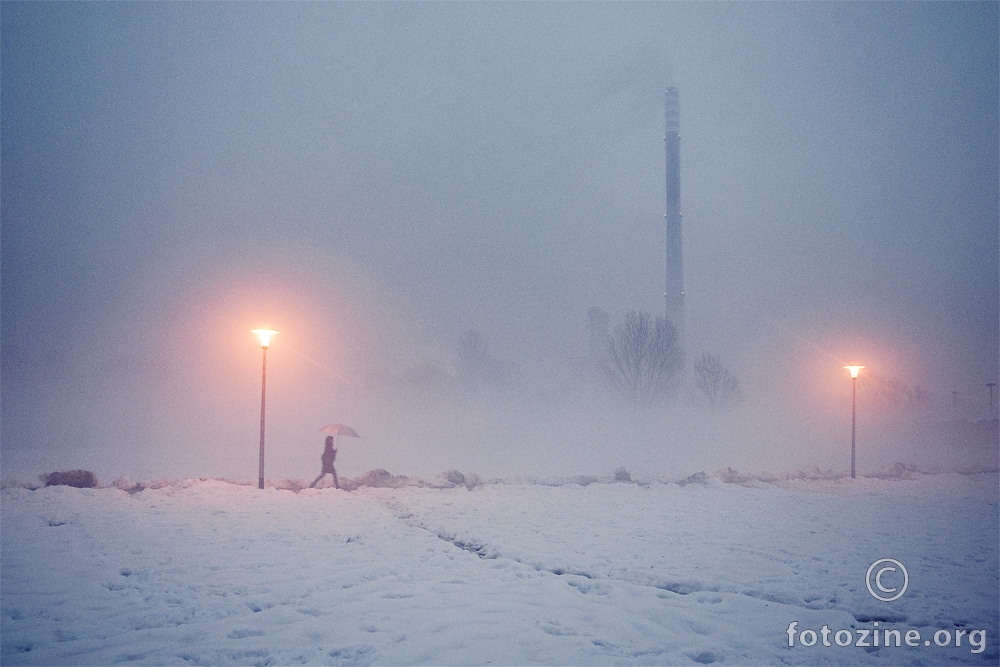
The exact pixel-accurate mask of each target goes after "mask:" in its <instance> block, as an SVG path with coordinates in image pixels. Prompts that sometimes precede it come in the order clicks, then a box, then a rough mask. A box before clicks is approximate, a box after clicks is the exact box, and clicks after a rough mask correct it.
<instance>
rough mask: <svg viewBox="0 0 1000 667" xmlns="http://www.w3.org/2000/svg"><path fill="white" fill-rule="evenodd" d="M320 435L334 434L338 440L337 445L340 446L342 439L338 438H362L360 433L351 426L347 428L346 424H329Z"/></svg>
mask: <svg viewBox="0 0 1000 667" xmlns="http://www.w3.org/2000/svg"><path fill="white" fill-rule="evenodd" d="M319 432H320V433H332V434H333V436H334V438H336V442H337V444H340V438H338V437H337V436H341V435H347V436H350V437H352V438H360V437H361V436H360V435H358V432H357V431H355V430H354V429H353V428H351V427H350V426H345V425H344V424H327V425H326V426H324V427H323V428H321V429H320V430H319Z"/></svg>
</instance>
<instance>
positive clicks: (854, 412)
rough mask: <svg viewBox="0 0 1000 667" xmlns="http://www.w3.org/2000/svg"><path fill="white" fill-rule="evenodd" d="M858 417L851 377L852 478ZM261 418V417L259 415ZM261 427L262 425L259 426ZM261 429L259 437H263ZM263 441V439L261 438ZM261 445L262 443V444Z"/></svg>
mask: <svg viewBox="0 0 1000 667" xmlns="http://www.w3.org/2000/svg"><path fill="white" fill-rule="evenodd" d="M857 418H858V378H851V479H854V433H855V426H856V425H857ZM261 419H263V417H261ZM261 428H262V429H263V426H261ZM263 434H264V432H263V431H261V436H260V437H261V438H263V437H264V435H263ZM261 442H263V440H261ZM262 446H263V445H262Z"/></svg>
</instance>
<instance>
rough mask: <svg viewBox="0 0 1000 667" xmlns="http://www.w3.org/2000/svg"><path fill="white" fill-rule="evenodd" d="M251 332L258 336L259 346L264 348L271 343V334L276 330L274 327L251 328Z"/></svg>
mask: <svg viewBox="0 0 1000 667" xmlns="http://www.w3.org/2000/svg"><path fill="white" fill-rule="evenodd" d="M253 333H255V334H257V335H258V336H260V346H261V347H265V348H266V347H267V346H268V345H270V344H271V336H273V335H274V334H276V333H278V332H277V331H275V330H274V329H253Z"/></svg>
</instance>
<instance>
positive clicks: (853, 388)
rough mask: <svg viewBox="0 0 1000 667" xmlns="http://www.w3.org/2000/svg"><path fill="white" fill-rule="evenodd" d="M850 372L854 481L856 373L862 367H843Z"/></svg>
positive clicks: (856, 412)
mask: <svg viewBox="0 0 1000 667" xmlns="http://www.w3.org/2000/svg"><path fill="white" fill-rule="evenodd" d="M844 368H846V369H847V370H849V371H850V372H851V479H854V442H855V438H854V434H855V427H856V426H857V422H858V371H860V370H861V369H862V368H864V366H844Z"/></svg>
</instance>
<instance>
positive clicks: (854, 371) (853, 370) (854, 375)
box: [844, 366, 864, 380]
mask: <svg viewBox="0 0 1000 667" xmlns="http://www.w3.org/2000/svg"><path fill="white" fill-rule="evenodd" d="M844 368H846V369H847V370H849V371H850V372H851V379H852V380H856V379H857V378H858V371H860V370H861V369H862V368H864V366H844Z"/></svg>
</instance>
